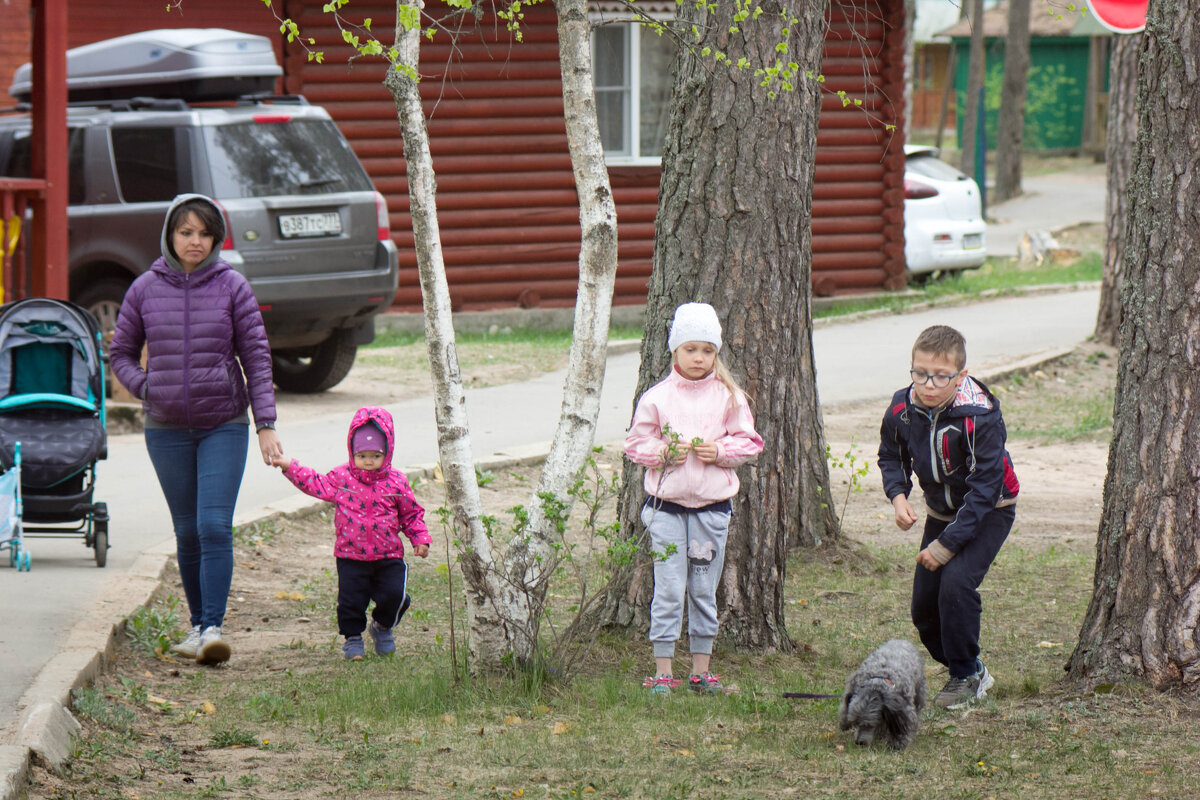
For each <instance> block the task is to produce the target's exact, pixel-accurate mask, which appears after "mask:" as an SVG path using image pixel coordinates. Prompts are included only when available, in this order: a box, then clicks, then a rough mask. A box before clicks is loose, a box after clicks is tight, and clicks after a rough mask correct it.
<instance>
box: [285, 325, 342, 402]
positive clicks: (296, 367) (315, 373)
mask: <svg viewBox="0 0 1200 800" xmlns="http://www.w3.org/2000/svg"><path fill="white" fill-rule="evenodd" d="M357 353H358V345H357V344H355V343H354V331H353V330H351V329H349V328H340V329H338V330H336V331H334V332H333V334H332V335H331V336H330V337H329V338H328V339H326V340H325V341H323V342H321V343H320V344H319V345H317V346H316V347H306V348H302V349H298V350H279V351H277V352H273V353H272V354H271V365H272V367H273V368H274V371H275V385H276V386H278V387H279V388H280V389H282V390H283V391H285V392H294V393H296V394H316V393H317V392H323V391H325V390H326V389H332V388H333V387H334V386H337V385H338V384H339V383H341V382H342V379H343V378H345V377H346V376H347V375H348V374H350V368H351V367H353V366H354V356H355V355H356V354H357Z"/></svg>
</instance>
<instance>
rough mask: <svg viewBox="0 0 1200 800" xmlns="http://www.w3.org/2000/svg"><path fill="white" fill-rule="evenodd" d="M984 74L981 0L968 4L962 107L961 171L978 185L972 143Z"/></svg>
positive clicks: (982, 178) (975, 136) (976, 138)
mask: <svg viewBox="0 0 1200 800" xmlns="http://www.w3.org/2000/svg"><path fill="white" fill-rule="evenodd" d="M985 74H986V69H985V64H984V52H983V0H973V2H972V3H971V49H970V55H968V56H967V98H966V103H965V104H964V106H965V108H964V109H963V121H962V132H963V138H962V141H961V142H959V143H958V146H959V147H960V148H962V171H963V172H965V173H967V174H968V175H970V176H971V177H972V178H974V179H975V181H976V183H978V184H979V186H980V187H981V188H982V187H983V185H984V182H985V181H986V180H987V176H986V175H976V174H975V173H976V169H975V162H976V160H977V159H976V153H975V150H976V146H977V144H978V141H979V102H980V97H979V95H980V94H981V93H982V90H983V77H984V75H985Z"/></svg>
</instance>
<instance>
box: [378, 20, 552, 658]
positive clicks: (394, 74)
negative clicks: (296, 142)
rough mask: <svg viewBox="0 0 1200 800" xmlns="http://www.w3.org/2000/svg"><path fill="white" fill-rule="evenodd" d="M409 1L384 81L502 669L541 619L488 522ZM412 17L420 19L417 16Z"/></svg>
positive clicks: (467, 575)
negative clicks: (504, 566) (511, 574)
mask: <svg viewBox="0 0 1200 800" xmlns="http://www.w3.org/2000/svg"><path fill="white" fill-rule="evenodd" d="M405 5H407V6H409V7H410V8H419V7H420V0H398V2H397V15H396V19H397V22H396V47H397V49H398V50H399V56H398V58H397V62H398V63H399V64H400V65H402V67H404V68H405V69H404V70H396V69H389V70H388V73H387V77H385V78H384V84H385V85H386V86H387V88H388V90H389V91H390V92H391V93H392V97H393V98H394V99H395V102H396V113H397V117H398V119H399V122H400V133H401V136H402V137H403V140H404V159H405V161H406V162H407V169H408V196H409V202H410V204H411V209H412V225H413V238H414V245H415V247H414V249H415V250H416V254H417V267H418V270H419V272H420V279H421V296H422V303H423V304H424V307H425V341H426V345H427V347H428V350H429V367H430V373H431V375H432V377H433V385H434V408H435V414H436V417H437V426H438V456H439V459H440V461H441V465H442V474H443V476H444V478H445V481H446V497H447V502H448V504H449V506H450V509H451V512H452V524H453V526H454V538H455V539H457V540H459V541H462V542H464V543H465V544H466V550H467V551H466V552H465V553H464V554H463V556H462V571H463V578H464V581H465V583H466V590H467V627H468V634H467V644H468V648H469V650H470V654H471V660H472V663H473V665H474V666H475V667H477V668H480V669H484V670H488V669H496V668H499V667H500V666H501V665H502V664H503V663H504V661H505V659H506V658H507V657H509V656H510V655H511V656H513V657H516V658H517V659H518V660H524V659H526V658H528V657H529V656H530V655H531V654H532V653H533V647H534V643H533V642H532V641H531V637H530V631H531V630H533V629H534V625H533V623H534V622H535V620H534V619H533V618H532V617H533V615H531V613H530V603H529V596H528V595H527V594H526V593H525V592H522V591H520V590H519V589H518V586H517V585H515V584H514V582H512V581H507V580H504V578H503V576H502V574H501V572H500V570H498V569H497V568H496V566H495V563H494V561H493V557H492V548H491V542H490V541H489V540H488V537H487V534H486V532H485V530H484V527H483V522H482V514H483V512H482V506H481V503H480V499H479V485H478V483H477V482H476V479H475V459H474V458H473V457H472V454H471V435H470V427H469V426H468V424H467V412H466V405H465V397H464V396H463V386H462V377H461V373H460V372H459V368H458V356H457V354H456V352H455V347H454V327H453V324H452V319H451V313H450V290H449V287H448V285H447V283H446V267H445V262H444V261H443V259H442V245H441V234H440V232H439V229H438V220H437V200H436V195H437V186H436V182H435V179H434V172H433V158H432V156H431V155H430V151H429V132H428V130H427V128H426V126H425V113H424V111H423V110H422V107H421V94H420V88H419V85H418V83H417V79H416V74H417V68H418V67H419V64H420V61H419V55H420V46H421V38H420V28H419V27H415V26H414V28H413V29H412V30H407V29H406V28H405V26H404V25H403V24H401V23H400V20H401V19H404V18H405V15H404V14H402V13H400V9H401V8H402V7H403V6H405ZM413 18H417V17H416V15H414V16H413Z"/></svg>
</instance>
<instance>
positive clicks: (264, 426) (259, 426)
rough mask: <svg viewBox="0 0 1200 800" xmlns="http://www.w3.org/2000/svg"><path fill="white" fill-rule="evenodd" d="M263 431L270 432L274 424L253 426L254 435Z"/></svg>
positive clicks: (262, 423)
mask: <svg viewBox="0 0 1200 800" xmlns="http://www.w3.org/2000/svg"><path fill="white" fill-rule="evenodd" d="M264 429H266V430H271V431H273V430H275V423H274V422H260V423H258V424H257V425H255V426H254V432H255V433H258V432H259V431H261V430H264Z"/></svg>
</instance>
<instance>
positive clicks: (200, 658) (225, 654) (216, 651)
mask: <svg viewBox="0 0 1200 800" xmlns="http://www.w3.org/2000/svg"><path fill="white" fill-rule="evenodd" d="M228 660H229V642H227V641H225V640H224V639H222V638H221V626H220V625H209V626H208V627H207V628H205V629H204V632H203V633H201V634H200V645H199V647H197V648H196V663H197V664H220V663H222V662H225V661H228Z"/></svg>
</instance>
